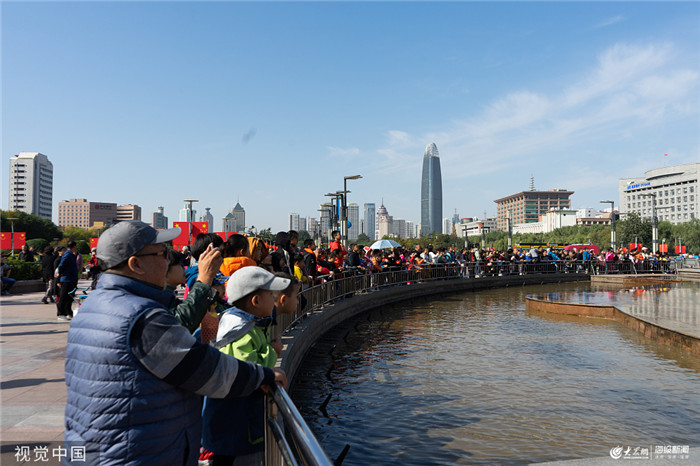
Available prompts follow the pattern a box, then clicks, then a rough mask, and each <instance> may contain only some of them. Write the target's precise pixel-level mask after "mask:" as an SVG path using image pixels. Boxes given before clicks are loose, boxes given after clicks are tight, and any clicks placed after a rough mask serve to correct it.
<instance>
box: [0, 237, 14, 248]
mask: <svg viewBox="0 0 700 466" xmlns="http://www.w3.org/2000/svg"><path fill="white" fill-rule="evenodd" d="M11 234H12V233H0V249H10V248H12V241H11V238H10V235H11Z"/></svg>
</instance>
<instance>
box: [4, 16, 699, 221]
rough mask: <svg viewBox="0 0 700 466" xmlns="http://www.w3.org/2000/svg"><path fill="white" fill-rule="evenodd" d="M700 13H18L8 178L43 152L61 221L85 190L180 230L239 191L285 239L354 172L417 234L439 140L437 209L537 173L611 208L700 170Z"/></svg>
mask: <svg viewBox="0 0 700 466" xmlns="http://www.w3.org/2000/svg"><path fill="white" fill-rule="evenodd" d="M699 18H700V4H698V3H697V2H688V3H683V2H670V3H668V2H667V3H645V2H619V3H591V4H589V3H581V2H560V3H551V2H545V3H516V4H511V3H500V2H493V3H488V2H481V3H477V2H463V3H459V2H455V3H452V2H445V3H427V2H426V3H410V2H409V3H391V2H385V3H371V2H366V3H365V2H362V3H322V2H309V3H264V2H261V3H252V2H251V3H238V2H208V3H198V2H173V3H166V2H148V3H146V2H143V3H138V2H104V3H103V2H73V3H69V2H44V3H40V2H3V4H2V17H1V21H2V31H3V37H2V65H3V66H2V79H3V89H2V93H3V94H2V112H3V117H4V118H3V123H2V135H3V137H2V154H3V157H2V158H3V161H4V162H3V163H2V164H0V167H1V169H2V175H1V176H2V177H3V179H4V180H8V173H7V170H8V167H9V163H8V162H7V160H8V159H9V158H10V157H12V156H13V155H15V154H18V153H20V152H24V151H35V152H40V153H42V154H46V155H47V156H48V158H49V159H50V160H51V162H52V163H53V166H54V185H53V191H54V192H53V200H54V201H53V215H52V216H53V218H54V219H55V218H57V204H58V202H60V201H62V200H68V199H73V198H85V199H90V200H94V201H96V202H113V203H116V204H119V205H125V204H136V205H139V206H141V208H142V209H143V212H144V213H145V212H148V213H151V212H154V211H156V210H157V208H158V207H159V206H163V207H164V212H165V214H166V216H168V217H169V218H170V219H174V218H177V217H178V216H177V212H178V211H179V209H181V208H182V206H183V200H184V199H199V200H200V202H199V203H197V204H196V205H195V209H196V210H198V211H200V212H203V211H204V208H205V207H210V208H211V211H212V213H213V214H214V218H215V223H219V220H217V219H219V218H220V217H221V216H222V214H224V213H225V212H227V211H228V210H229V209H230V207H231V205H233V204H235V202H236V199H239V198H240V199H241V201H242V203H243V205H245V207H246V212H247V222H246V223H248V224H250V225H255V226H256V227H257V228H266V227H270V228H271V229H272V230H284V229H285V226H286V223H287V220H288V218H287V215H288V213H289V212H299V213H300V214H302V215H309V216H312V217H313V216H316V217H318V215H317V214H316V210H317V209H318V206H319V205H320V204H322V203H324V202H326V201H327V198H325V197H324V194H325V193H328V192H335V191H337V190H340V189H342V187H343V177H344V176H348V175H355V174H361V175H362V176H363V178H362V179H361V180H356V181H353V182H352V183H350V184H349V185H348V189H349V190H350V191H351V192H350V193H348V203H357V204H358V205H363V204H364V203H368V202H372V203H376V204H377V205H379V202H380V200H381V199H384V203H385V204H386V205H387V206H391V212H392V215H394V216H396V217H397V218H403V219H406V220H407V221H412V222H415V223H416V224H417V223H419V221H420V210H419V206H420V191H419V189H418V185H419V180H420V175H419V174H418V173H420V163H421V159H420V154H422V152H423V148H424V147H425V146H426V144H429V143H430V142H435V143H436V144H437V146H438V147H439V148H440V151H441V166H442V174H443V180H442V183H443V200H444V202H443V211H444V212H452V211H453V210H454V209H455V208H456V209H458V210H459V212H460V213H461V214H462V216H465V217H473V216H478V217H480V218H481V217H482V216H483V215H482V214H483V212H484V211H485V210H486V211H487V216H488V217H494V216H495V213H496V206H495V204H494V203H493V200H494V199H498V198H500V197H502V196H505V195H507V194H509V193H512V192H518V191H521V190H526V189H527V187H528V182H529V178H530V175H531V174H534V177H535V179H536V182H537V188H538V189H541V190H551V189H568V190H571V191H575V193H576V194H575V195H574V196H573V197H572V208H580V207H597V206H599V202H600V200H603V199H611V198H613V199H614V198H616V194H617V187H618V181H619V179H622V178H629V177H635V176H638V175H639V173H640V172H644V171H646V170H650V169H654V168H657V167H661V166H663V165H678V164H684V163H692V162H696V161H697V160H698V159H700V149H699V148H700V134H699V133H700V132H698V131H697V128H698V126H700V116H699V115H700V114H699V109H698V106H699V104H698V102H700V89H699V80H700V66H699V65H698V64H699V63H700V30H698V28H697V21H698V19H699ZM426 23H427V24H434V25H436V27H435V28H434V30H432V31H431V34H429V35H421V34H416V33H415V32H416V27H417V25H418V24H426ZM146 25H147V27H145V26H146ZM27 30H31V31H32V34H27V33H26V31H27ZM183 31H187V34H183V33H182V32H183ZM367 31H376V33H373V34H365V33H364V32H367ZM263 38H264V40H263ZM665 154H668V156H665ZM281 167H284V169H282V168H281ZM125 186H127V187H128V188H127V189H125ZM2 195H3V196H6V195H7V190H5V191H4V192H3V194H2ZM2 205H3V208H4V207H5V206H7V205H8V204H7V201H6V200H5V199H3V202H2Z"/></svg>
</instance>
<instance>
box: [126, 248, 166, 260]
mask: <svg viewBox="0 0 700 466" xmlns="http://www.w3.org/2000/svg"><path fill="white" fill-rule="evenodd" d="M144 256H162V257H163V259H167V258H168V248H165V249H162V250H160V251H158V252H149V253H146V254H134V257H144Z"/></svg>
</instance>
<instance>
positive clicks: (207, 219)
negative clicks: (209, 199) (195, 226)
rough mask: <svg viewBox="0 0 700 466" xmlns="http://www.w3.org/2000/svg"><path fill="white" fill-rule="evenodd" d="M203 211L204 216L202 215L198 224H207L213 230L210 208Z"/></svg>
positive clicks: (212, 217)
mask: <svg viewBox="0 0 700 466" xmlns="http://www.w3.org/2000/svg"><path fill="white" fill-rule="evenodd" d="M204 211H205V212H204V215H202V216H201V217H200V218H199V221H200V222H207V223H208V224H209V226H210V227H211V228H212V229H213V228H214V216H213V215H212V213H211V207H205V208H204ZM210 231H211V230H210Z"/></svg>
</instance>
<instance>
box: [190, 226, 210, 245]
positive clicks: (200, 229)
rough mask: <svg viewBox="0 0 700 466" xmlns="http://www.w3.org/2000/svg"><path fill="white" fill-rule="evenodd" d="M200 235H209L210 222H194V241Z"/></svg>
mask: <svg viewBox="0 0 700 466" xmlns="http://www.w3.org/2000/svg"><path fill="white" fill-rule="evenodd" d="M200 233H209V222H192V241H193V242H194V239H195V238H196V237H197V235H199V234H200Z"/></svg>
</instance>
